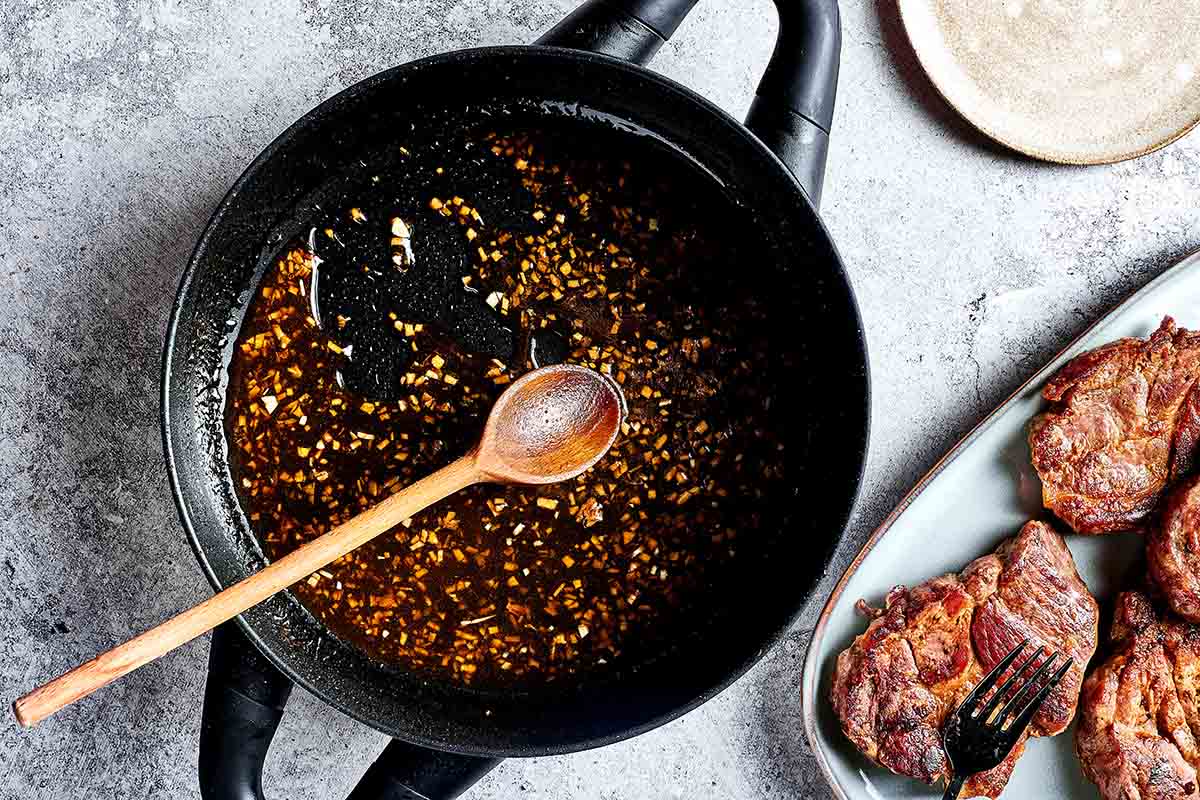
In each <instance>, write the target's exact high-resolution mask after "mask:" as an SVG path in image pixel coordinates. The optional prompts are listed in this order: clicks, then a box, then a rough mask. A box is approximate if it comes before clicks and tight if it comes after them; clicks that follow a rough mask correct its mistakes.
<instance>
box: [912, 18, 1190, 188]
mask: <svg viewBox="0 0 1200 800" xmlns="http://www.w3.org/2000/svg"><path fill="white" fill-rule="evenodd" d="M922 1H923V0H897V3H896V7H897V9H898V11H899V15H900V27H902V28H903V29H904V36H905V39H906V40H907V41H908V45H909V47H911V48H912V51H913V54H914V55H915V56H916V57H917V63H919V64H920V65H921V71H922V72H924V73H925V77H926V78H928V79H929V82H930V84H932V85H933V88H934V90H935V91H936V92H937V93H938V96H939V97H941V98H942V100H943V101H945V103H946V104H947V105H948V106H950V108H952V109H954V112H955V113H956V114H958V116H959V117H960V118H961V119H963V120H964V121H965V122H966V123H967V124H968V125H970V126H971V127H972V128H974V129H975V130H977V131H979V132H980V133H982V134H983V135H984V136H986V137H988V138H989V139H991V140H992V141H994V142H997V143H999V144H1001V145H1003V146H1004V147H1007V148H1008V149H1010V150H1012V151H1014V152H1017V153H1021V154H1023V155H1026V156H1029V157H1030V158H1035V159H1038V160H1039V161H1045V162H1048V163H1051V164H1066V165H1069V166H1076V167H1090V166H1101V165H1105V164H1119V163H1121V162H1123V161H1132V160H1133V159H1136V158H1141V157H1142V156H1146V155H1149V154H1151V153H1153V152H1156V151H1158V150H1161V149H1162V148H1164V147H1166V146H1167V145H1170V144H1173V143H1175V142H1177V141H1179V140H1180V139H1182V138H1183V137H1184V136H1187V135H1188V134H1189V133H1191V132H1192V131H1193V130H1195V128H1196V126H1198V125H1200V103H1197V108H1196V111H1195V113H1194V115H1193V117H1192V120H1191V122H1188V123H1187V124H1186V125H1184V126H1183V127H1181V128H1179V129H1178V130H1176V131H1174V132H1172V133H1170V134H1168V135H1167V136H1166V137H1164V138H1162V139H1160V140H1158V141H1156V142H1154V143H1152V144H1150V145H1147V146H1145V147H1142V148H1139V149H1134V150H1123V151H1121V152H1120V153H1119V154H1117V155H1094V156H1091V157H1087V156H1081V157H1079V158H1072V157H1069V156H1066V155H1059V154H1055V153H1051V152H1047V151H1044V150H1039V149H1037V148H1036V147H1035V146H1032V145H1030V144H1018V143H1017V142H1015V141H1013V140H1011V139H1009V138H1007V137H1005V136H1001V135H1000V134H999V133H997V132H996V131H995V130H993V129H992V127H991V126H990V125H988V124H987V123H985V122H984V121H982V120H980V119H979V118H978V117H977V116H973V115H971V114H968V113H967V112H966V111H964V110H963V109H962V108H960V107H959V105H958V103H956V102H955V101H954V100H953V99H952V98H951V96H950V94H951V90H950V89H948V88H946V86H944V85H943V80H942V77H941V75H940V73H938V71H937V70H935V69H934V68H933V67H931V66H930V64H929V62H928V61H927V60H926V58H925V55H924V54H923V52H922V48H921V43H920V42H921V41H922V40H921V39H920V37H918V36H917V35H915V34H914V33H913V27H912V23H911V22H910V20H909V17H908V13H910V12H909V11H906V9H910V8H911V6H912V4H913V3H917V2H922Z"/></svg>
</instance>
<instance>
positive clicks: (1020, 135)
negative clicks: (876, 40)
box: [899, 0, 1200, 164]
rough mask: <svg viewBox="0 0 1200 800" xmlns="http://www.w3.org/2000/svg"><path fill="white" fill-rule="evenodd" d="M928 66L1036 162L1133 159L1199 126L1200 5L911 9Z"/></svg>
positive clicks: (973, 3) (914, 4)
mask: <svg viewBox="0 0 1200 800" xmlns="http://www.w3.org/2000/svg"><path fill="white" fill-rule="evenodd" d="M899 6H900V13H901V17H902V18H903V20H904V28H905V30H906V31H907V32H908V38H909V41H911V42H912V45H913V49H914V50H915V51H916V54H917V58H918V59H919V60H920V61H921V65H922V66H923V67H924V68H925V71H926V72H927V73H928V74H929V77H930V79H931V80H932V81H933V84H934V86H936V87H937V89H938V91H939V92H941V94H942V96H943V97H945V98H946V100H947V101H948V102H949V103H950V105H952V106H954V107H955V108H956V109H958V111H959V113H961V114H962V115H963V116H964V117H966V119H967V120H968V121H969V122H970V123H971V124H972V125H974V126H975V127H977V128H979V129H980V130H981V131H983V132H984V133H985V134H987V135H988V136H990V137H992V138H993V139H996V140H997V141H999V142H1001V143H1002V144H1005V145H1007V146H1009V147H1011V148H1013V149H1014V150H1019V151H1021V152H1023V153H1026V154H1028V155H1031V156H1034V157H1035V158H1041V159H1045V160H1048V161H1059V162H1064V163H1069V164H1102V163H1109V162H1113V161H1123V160H1125V159H1127V158H1134V157H1136V156H1140V155H1143V154H1145V153H1148V152H1150V151H1151V150H1156V149H1158V148H1159V147H1162V146H1163V145H1165V144H1168V143H1169V142H1172V141H1174V140H1175V139H1177V138H1178V137H1180V136H1182V135H1183V134H1185V133H1187V131H1189V130H1191V128H1192V127H1193V126H1195V125H1196V123H1197V122H1200V4H1198V3H1197V2H1196V0H900V2H899Z"/></svg>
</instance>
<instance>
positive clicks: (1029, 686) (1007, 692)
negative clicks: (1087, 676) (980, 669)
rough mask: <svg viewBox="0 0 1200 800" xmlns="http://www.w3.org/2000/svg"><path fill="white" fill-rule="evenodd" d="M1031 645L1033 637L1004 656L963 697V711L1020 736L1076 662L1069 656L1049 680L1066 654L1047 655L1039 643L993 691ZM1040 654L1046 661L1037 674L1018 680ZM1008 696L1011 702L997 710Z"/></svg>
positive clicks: (1036, 671) (985, 722) (1051, 653)
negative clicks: (1045, 678)
mask: <svg viewBox="0 0 1200 800" xmlns="http://www.w3.org/2000/svg"><path fill="white" fill-rule="evenodd" d="M1028 646H1029V640H1028V639H1026V640H1025V641H1023V642H1021V644H1019V645H1017V647H1016V648H1014V649H1013V651H1012V652H1011V653H1009V654H1008V655H1007V656H1005V657H1004V658H1003V659H1001V661H1000V663H998V664H997V665H996V666H995V667H994V668H993V669H992V671H991V672H989V673H988V674H987V676H986V677H984V679H983V680H982V681H980V682H979V685H978V686H976V687H975V690H974V691H973V692H971V694H970V695H969V696H968V697H967V699H966V700H965V701H963V704H962V706H961V707H960V709H959V713H963V712H964V711H965V712H967V713H969V714H970V717H971V719H972V720H973V721H975V722H976V723H977V724H983V725H990V726H991V727H993V728H1002V729H1004V730H1010V729H1011V730H1014V731H1015V732H1016V734H1017V735H1018V736H1019V735H1020V733H1021V732H1022V731H1023V730H1024V729H1025V727H1026V726H1027V725H1028V724H1029V721H1030V720H1032V719H1033V716H1034V714H1036V713H1037V711H1038V709H1039V708H1041V705H1042V703H1043V702H1045V700H1046V697H1047V696H1049V694H1050V692H1052V691H1053V690H1054V687H1055V686H1057V685H1058V683H1059V681H1061V680H1062V679H1063V677H1064V676H1065V675H1066V674H1067V671H1068V670H1070V669H1071V665H1072V664H1074V661H1073V660H1072V659H1070V658H1067V659H1066V661H1065V662H1064V663H1063V664H1062V665H1061V666H1059V667H1058V669H1057V670H1055V672H1054V674H1053V675H1051V676H1050V678H1049V679H1048V680H1045V681H1043V678H1044V677H1045V676H1046V674H1047V673H1048V672H1049V671H1050V669H1051V668H1052V667H1054V666H1055V662H1057V661H1058V660H1059V659H1060V658H1062V656H1061V655H1060V654H1059V653H1056V652H1050V653H1049V655H1048V656H1046V654H1045V652H1044V650H1043V648H1042V647H1040V646H1039V647H1035V648H1034V649H1033V653H1032V654H1031V655H1030V656H1029V657H1028V658H1026V659H1025V660H1024V661H1023V662H1021V665H1020V666H1019V667H1017V668H1016V669H1015V670H1014V671H1013V673H1012V674H1011V675H1010V676H1009V677H1008V680H1006V681H1005V682H1004V683H1002V684H1001V685H1000V687H999V688H997V689H996V690H995V691H994V692H992V688H993V687H995V686H996V682H997V681H998V680H999V679H1000V678H1001V676H1003V675H1004V673H1005V672H1006V671H1007V670H1008V669H1009V668H1010V667H1011V666H1012V665H1013V663H1014V662H1015V661H1016V660H1017V659H1018V658H1020V657H1021V655H1022V654H1023V653H1024V652H1025V650H1026V648H1027V647H1028ZM1039 658H1042V662H1041V664H1039V665H1038V666H1037V669H1036V670H1034V672H1033V674H1032V675H1029V676H1028V678H1025V680H1024V682H1022V683H1019V684H1018V681H1021V679H1022V677H1023V676H1024V675H1025V673H1026V672H1027V671H1028V670H1029V668H1030V667H1032V666H1034V665H1035V664H1037V662H1038V659H1039ZM1039 686H1040V688H1039ZM989 693H990V696H989ZM984 698H989V699H988V700H987V703H986V705H984V706H983V707H982V708H978V705H979V703H980V702H982V701H983V700H984ZM1005 698H1007V699H1008V702H1006V703H1004V706H1003V707H1002V708H1000V710H999V713H995V712H996V709H997V708H999V707H1000V703H1001V702H1002V701H1003V700H1005Z"/></svg>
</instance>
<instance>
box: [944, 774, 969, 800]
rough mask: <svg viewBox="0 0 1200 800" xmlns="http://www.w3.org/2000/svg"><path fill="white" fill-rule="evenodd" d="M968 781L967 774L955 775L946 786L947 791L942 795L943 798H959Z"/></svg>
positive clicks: (956, 799)
mask: <svg viewBox="0 0 1200 800" xmlns="http://www.w3.org/2000/svg"><path fill="white" fill-rule="evenodd" d="M966 782H967V776H966V775H955V776H954V777H953V778H951V779H950V785H949V786H947V787H946V793H945V794H944V795H942V800H958V793H959V792H961V791H962V787H963V784H964V783H966Z"/></svg>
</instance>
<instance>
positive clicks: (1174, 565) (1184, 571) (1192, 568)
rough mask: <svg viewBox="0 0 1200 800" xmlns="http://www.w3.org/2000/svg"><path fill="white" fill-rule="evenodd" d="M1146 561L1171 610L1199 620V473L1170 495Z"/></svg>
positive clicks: (1152, 533)
mask: <svg viewBox="0 0 1200 800" xmlns="http://www.w3.org/2000/svg"><path fill="white" fill-rule="evenodd" d="M1146 560H1147V561H1148V562H1149V565H1150V574H1151V576H1153V578H1154V582H1155V583H1157V584H1158V587H1159V589H1160V590H1161V591H1162V594H1163V598H1164V599H1165V600H1166V601H1167V604H1168V605H1169V606H1170V607H1171V610H1172V611H1174V612H1175V613H1176V614H1178V615H1179V616H1180V617H1183V618H1184V619H1185V620H1188V621H1189V622H1200V476H1197V477H1193V478H1188V479H1187V480H1185V481H1184V482H1183V483H1181V484H1180V485H1179V486H1178V487H1177V488H1175V489H1174V490H1173V491H1172V492H1171V493H1170V495H1168V497H1167V505H1166V509H1165V510H1164V512H1163V515H1162V521H1161V522H1160V523H1159V524H1158V525H1155V526H1153V527H1152V528H1151V530H1150V535H1149V536H1148V537H1147V538H1146Z"/></svg>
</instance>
